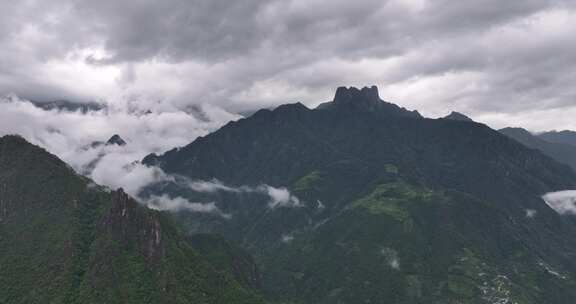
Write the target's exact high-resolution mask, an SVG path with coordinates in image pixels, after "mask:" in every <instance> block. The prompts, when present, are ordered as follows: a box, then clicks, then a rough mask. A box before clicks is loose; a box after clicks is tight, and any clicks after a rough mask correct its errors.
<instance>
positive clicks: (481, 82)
mask: <svg viewBox="0 0 576 304" xmlns="http://www.w3.org/2000/svg"><path fill="white" fill-rule="evenodd" d="M0 9H1V10H2V12H5V14H4V16H6V17H5V18H2V20H1V21H0V93H2V92H9V91H14V92H16V93H18V94H20V95H23V96H26V97H29V98H35V99H57V98H76V99H85V100H87V99H99V98H104V99H113V97H114V96H119V95H122V96H132V97H133V96H138V97H141V96H146V97H147V99H150V100H167V101H169V103H171V104H174V105H176V106H178V107H180V108H182V107H184V106H186V105H188V104H195V103H208V104H212V105H218V106H221V107H224V108H226V109H230V110H234V111H236V110H248V109H254V108H257V107H263V106H270V105H274V104H278V103H284V102H294V101H296V100H298V101H302V102H304V103H307V104H308V105H315V104H318V103H320V102H323V101H326V100H328V99H330V98H331V97H332V92H333V90H334V88H335V87H336V86H339V85H360V86H363V85H368V84H377V85H379V86H380V91H381V94H382V95H383V96H384V97H385V98H387V99H389V100H391V101H394V102H399V103H401V104H402V105H403V106H406V107H408V108H416V109H419V110H421V112H423V113H424V114H427V115H430V116H438V115H443V114H446V113H448V112H449V111H450V110H457V111H460V112H464V113H467V114H469V115H471V116H472V117H473V118H474V119H476V120H480V121H486V122H488V123H490V124H491V125H493V126H495V127H501V126H504V125H520V126H525V127H528V128H532V129H536V130H542V129H551V128H573V129H576V123H575V122H574V121H573V120H572V119H571V117H573V116H574V115H576V108H575V107H574V99H575V97H576V89H575V87H574V86H573V83H574V82H575V81H576V68H575V67H574V65H573V64H572V63H573V62H574V61H575V59H576V41H575V40H574V39H572V35H573V33H574V32H575V31H576V7H575V5H574V3H573V1H564V0H512V1H496V0H487V1H468V0H466V1H462V0H438V1H431V0H387V1H381V0H359V1H354V2H350V1H343V0H332V1H326V0H288V1H285V0H271V1H269V0H268V1H264V0H248V1H242V2H241V3H240V2H238V3H236V2H234V1H232V2H231V1H225V0H166V1H122V2H118V1H113V0H101V1H74V0H54V1H37V0H26V1H17V2H15V1H3V2H2V3H0ZM536 118H537V119H536Z"/></svg>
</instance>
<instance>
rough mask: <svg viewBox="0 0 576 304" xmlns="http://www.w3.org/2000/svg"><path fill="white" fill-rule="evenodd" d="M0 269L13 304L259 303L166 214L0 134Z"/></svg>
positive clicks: (1, 294) (1, 296)
mask: <svg viewBox="0 0 576 304" xmlns="http://www.w3.org/2000/svg"><path fill="white" fill-rule="evenodd" d="M212 253H213V254H216V255H218V256H222V255H223V253H219V252H212ZM224 256H226V254H224ZM0 270H1V271H0V285H1V286H2V288H0V302H2V303H7V304H12V303H246V304H248V303H262V302H261V300H260V299H259V297H258V296H256V295H255V294H254V291H252V290H250V289H249V288H248V287H246V288H245V287H242V285H241V284H240V283H238V282H237V281H236V280H235V279H234V277H233V275H232V274H231V273H229V272H227V271H226V270H216V269H215V268H214V266H213V265H212V264H211V262H210V261H209V260H208V259H207V258H204V257H203V256H201V254H200V253H198V252H197V251H195V250H194V249H193V248H192V247H191V246H190V244H189V242H187V241H186V239H185V238H184V237H182V236H181V235H180V232H178V231H177V230H176V229H175V227H174V226H173V225H172V223H171V221H170V220H168V219H167V218H166V216H165V215H163V214H161V213H158V212H156V211H152V210H148V209H146V208H145V207H143V206H140V205H139V204H138V203H137V202H136V201H134V200H133V199H132V198H130V197H129V196H128V195H126V194H125V193H124V192H123V191H122V190H118V191H112V192H109V191H107V190H106V189H105V188H103V187H100V186H97V185H95V184H94V183H92V182H91V181H90V180H88V179H86V178H83V177H80V176H78V175H77V174H76V173H75V172H73V171H72V169H69V167H67V166H66V165H65V164H64V163H63V162H62V161H60V160H59V159H58V158H56V157H55V156H53V155H51V154H49V153H47V152H46V151H44V150H42V149H41V148H38V147H36V146H33V145H31V144H29V143H27V142H26V141H25V140H23V139H22V138H20V137H16V136H5V137H2V138H0Z"/></svg>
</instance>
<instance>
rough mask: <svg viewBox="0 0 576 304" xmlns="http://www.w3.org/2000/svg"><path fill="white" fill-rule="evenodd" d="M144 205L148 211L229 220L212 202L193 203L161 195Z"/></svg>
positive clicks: (154, 196)
mask: <svg viewBox="0 0 576 304" xmlns="http://www.w3.org/2000/svg"><path fill="white" fill-rule="evenodd" d="M145 203H146V205H147V206H148V208H150V209H154V210H159V211H169V212H181V211H188V212H198V213H211V214H215V215H219V216H222V217H224V218H230V217H231V216H230V215H229V214H225V213H223V212H222V211H221V210H220V209H218V207H217V206H216V204H215V203H214V202H209V203H193V202H190V201H189V200H187V199H185V198H182V197H179V196H177V197H174V198H171V197H170V196H168V195H166V194H163V195H160V196H158V195H153V196H151V197H149V198H148V199H147V200H146V201H145Z"/></svg>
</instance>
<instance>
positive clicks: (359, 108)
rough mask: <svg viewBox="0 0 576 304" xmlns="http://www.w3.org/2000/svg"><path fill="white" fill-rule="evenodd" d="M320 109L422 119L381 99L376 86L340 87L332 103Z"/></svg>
mask: <svg viewBox="0 0 576 304" xmlns="http://www.w3.org/2000/svg"><path fill="white" fill-rule="evenodd" d="M318 109H324V110H340V111H350V112H365V113H366V112H369V113H374V114H377V115H382V116H398V117H412V118H422V116H421V115H420V113H418V111H408V110H406V109H404V108H401V107H399V106H397V105H395V104H392V103H388V102H385V101H383V100H382V99H380V96H379V94H378V88H377V87H376V86H372V87H364V88H362V89H358V88H355V87H350V88H347V87H339V88H338V89H336V95H335V96H334V99H333V100H332V102H327V103H323V104H321V105H319V106H318Z"/></svg>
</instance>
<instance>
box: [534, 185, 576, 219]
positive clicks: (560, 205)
mask: <svg viewBox="0 0 576 304" xmlns="http://www.w3.org/2000/svg"><path fill="white" fill-rule="evenodd" d="M542 199H544V201H545V202H546V204H548V206H550V208H552V209H554V210H555V211H556V212H558V213H559V214H561V215H564V214H571V215H576V190H565V191H557V192H550V193H546V194H545V195H543V196H542Z"/></svg>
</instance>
